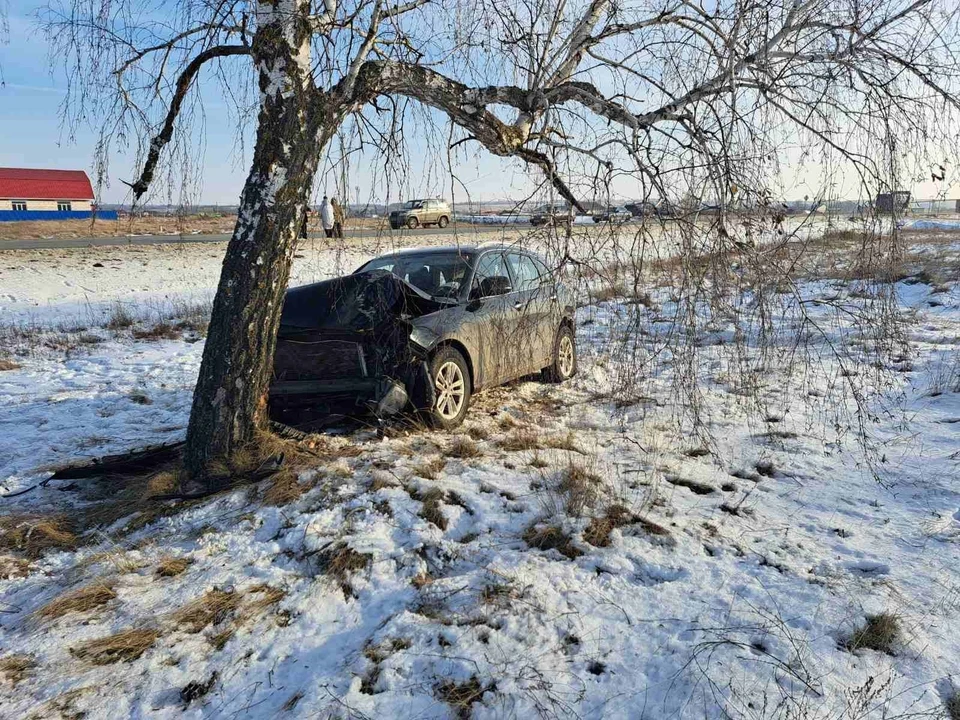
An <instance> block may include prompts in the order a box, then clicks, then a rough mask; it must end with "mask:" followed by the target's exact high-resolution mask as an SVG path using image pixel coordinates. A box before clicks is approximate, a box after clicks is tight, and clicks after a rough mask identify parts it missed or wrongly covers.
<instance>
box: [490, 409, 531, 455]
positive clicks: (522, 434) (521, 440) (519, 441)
mask: <svg viewBox="0 0 960 720" xmlns="http://www.w3.org/2000/svg"><path fill="white" fill-rule="evenodd" d="M508 417H509V416H508ZM497 444H498V445H499V446H500V447H502V448H503V449H504V450H506V451H507V452H520V451H522V450H539V449H540V436H539V435H538V434H537V433H536V432H535V431H534V430H532V429H530V428H516V429H514V430H512V431H511V432H509V433H507V434H506V435H504V436H503V438H501V439H500V441H499V442H498V443H497Z"/></svg>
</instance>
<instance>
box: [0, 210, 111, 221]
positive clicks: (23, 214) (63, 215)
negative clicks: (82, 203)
mask: <svg viewBox="0 0 960 720" xmlns="http://www.w3.org/2000/svg"><path fill="white" fill-rule="evenodd" d="M91 215H93V213H92V212H91V211H90V210H76V211H69V212H68V211H61V210H0V222H16V221H18V220H89V219H90V216H91ZM116 219H117V211H116V210H99V211H97V220H116Z"/></svg>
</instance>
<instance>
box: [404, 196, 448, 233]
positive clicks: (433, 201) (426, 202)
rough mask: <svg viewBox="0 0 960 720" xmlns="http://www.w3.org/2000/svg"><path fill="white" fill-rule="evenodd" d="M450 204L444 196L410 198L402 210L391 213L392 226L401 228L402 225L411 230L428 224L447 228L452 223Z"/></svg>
mask: <svg viewBox="0 0 960 720" xmlns="http://www.w3.org/2000/svg"><path fill="white" fill-rule="evenodd" d="M451 215H452V213H451V212H450V206H449V205H448V204H447V201H446V200H444V199H442V198H423V199H421V200H408V201H407V202H406V203H405V204H404V206H403V207H402V208H401V209H400V210H394V211H393V212H392V213H390V227H391V228H393V229H394V230H399V229H400V228H402V227H407V228H410V229H411V230H413V229H415V228H418V227H421V226H424V227H425V226H427V225H436V226H437V227H441V228H445V227H446V226H447V225H449V224H450V216H451Z"/></svg>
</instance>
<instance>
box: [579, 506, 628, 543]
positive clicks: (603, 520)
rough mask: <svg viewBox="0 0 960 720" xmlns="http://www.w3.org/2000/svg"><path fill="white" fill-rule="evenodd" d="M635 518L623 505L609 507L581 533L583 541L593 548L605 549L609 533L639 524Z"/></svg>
mask: <svg viewBox="0 0 960 720" xmlns="http://www.w3.org/2000/svg"><path fill="white" fill-rule="evenodd" d="M639 521H640V518H639V517H637V515H635V514H634V513H633V512H631V510H630V509H629V508H627V507H626V506H624V505H611V506H610V507H608V508H607V511H606V512H605V513H604V514H603V515H602V516H601V517H595V518H593V519H592V520H591V521H590V524H589V525H587V527H586V529H585V530H584V531H583V539H584V540H586V541H587V542H588V543H590V544H591V545H593V546H594V547H607V546H608V545H609V544H610V533H611V532H613V530H614V528H621V527H625V526H627V525H632V524H633V523H636V522H639Z"/></svg>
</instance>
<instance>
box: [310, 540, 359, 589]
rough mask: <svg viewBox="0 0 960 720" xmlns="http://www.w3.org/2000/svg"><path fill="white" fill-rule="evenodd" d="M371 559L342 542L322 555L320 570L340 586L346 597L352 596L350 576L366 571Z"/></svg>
mask: <svg viewBox="0 0 960 720" xmlns="http://www.w3.org/2000/svg"><path fill="white" fill-rule="evenodd" d="M370 559H371V556H370V555H368V554H366V553H360V552H357V551H356V550H354V549H353V548H352V547H350V546H349V545H347V544H346V543H345V542H341V543H338V544H337V545H334V546H333V547H332V548H330V549H328V550H325V551H324V552H323V553H321V554H320V569H321V570H322V571H323V572H324V573H326V574H327V575H329V576H331V577H332V578H334V579H335V580H336V581H337V582H338V583H339V584H340V589H341V590H343V594H344V595H352V594H353V588H352V587H351V585H350V575H351V574H352V573H355V572H359V571H360V570H365V569H366V568H367V566H368V565H369V564H370Z"/></svg>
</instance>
